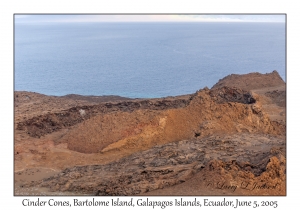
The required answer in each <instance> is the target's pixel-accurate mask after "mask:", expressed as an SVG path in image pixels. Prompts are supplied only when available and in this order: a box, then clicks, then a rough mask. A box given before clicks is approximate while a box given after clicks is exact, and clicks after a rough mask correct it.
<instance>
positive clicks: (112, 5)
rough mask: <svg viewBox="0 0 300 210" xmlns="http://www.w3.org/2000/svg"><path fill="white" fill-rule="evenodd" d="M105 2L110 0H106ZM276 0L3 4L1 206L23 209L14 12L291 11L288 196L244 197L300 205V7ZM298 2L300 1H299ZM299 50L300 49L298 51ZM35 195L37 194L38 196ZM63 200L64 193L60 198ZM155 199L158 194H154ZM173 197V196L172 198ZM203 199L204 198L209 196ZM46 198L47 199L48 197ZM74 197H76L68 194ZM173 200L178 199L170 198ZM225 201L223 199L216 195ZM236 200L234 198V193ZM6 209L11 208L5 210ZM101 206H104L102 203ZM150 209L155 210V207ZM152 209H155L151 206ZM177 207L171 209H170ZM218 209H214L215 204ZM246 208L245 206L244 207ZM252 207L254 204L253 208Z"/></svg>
mask: <svg viewBox="0 0 300 210" xmlns="http://www.w3.org/2000/svg"><path fill="white" fill-rule="evenodd" d="M103 2H104V1H103ZM292 2H293V1H289V2H288V3H286V2H284V1H270V0H265V1H261V0H251V1H240V0H227V1H224V0H218V1H196V0H195V1H189V0H185V1H174V0H173V1H158V0H152V1H141V0H132V1H131V0H127V1H122V0H118V1H116V0H110V1H105V4H104V3H102V2H100V1H99V0H86V1H76V0H74V1H62V0H52V1H40V0H27V1H21V0H20V1H12V0H10V1H8V0H2V1H1V3H0V10H1V13H0V14H1V16H0V25H1V39H0V42H1V44H0V46H1V48H0V49H1V56H0V58H1V59H0V60H1V62H0V63H1V71H0V84H1V89H0V90H1V103H0V104H1V105H0V106H1V111H2V116H3V115H4V117H2V118H1V121H0V130H1V131H2V132H1V134H2V135H1V147H0V148H1V150H0V154H1V166H2V168H1V172H2V173H1V185H0V186H1V189H0V192H1V197H0V200H1V203H0V206H1V208H2V207H4V208H3V209H13V207H17V208H22V203H21V201H22V200H23V199H24V197H14V196H13V14H14V13H281V14H282V13H286V14H287V49H288V51H287V69H288V70H287V88H288V89H287V105H288V106H287V118H288V121H287V126H288V127H287V131H288V133H287V145H288V146H287V165H288V167H287V174H288V178H287V182H288V188H287V196H286V197H243V198H244V199H246V198H247V199H249V200H254V199H259V200H264V199H269V200H270V199H273V200H274V199H275V200H278V201H279V207H278V208H277V209H285V208H286V207H295V208H294V209H297V207H298V205H299V204H298V196H297V194H298V190H299V182H298V180H297V178H296V177H297V175H298V174H297V173H300V171H299V169H298V161H297V160H298V156H296V154H298V153H299V152H298V150H297V148H298V147H297V146H298V145H299V143H298V142H299V138H298V135H297V134H298V133H297V129H298V126H299V125H298V121H297V117H298V116H297V114H298V106H297V105H298V94H297V93H298V86H297V84H298V83H299V82H298V79H299V73H298V72H299V69H298V67H299V60H300V59H299V52H298V53H296V49H300V46H299V37H300V36H299V17H300V16H299V11H297V9H296V8H299V7H298V5H297V4H296V3H294V4H293V3H292ZM294 2H296V1H294ZM298 51H299V50H298ZM32 198H34V197H32ZM56 198H57V199H58V197H56ZM152 198H153V197H152ZM166 198H168V197H166ZM203 198H204V197H201V198H200V199H203ZM43 199H46V197H43ZM67 199H73V198H71V197H70V198H67ZM168 199H174V197H172V198H168ZM212 199H215V200H217V199H220V197H212ZM229 199H234V197H229ZM5 207H6V208H5ZM48 208H49V207H48ZM298 208H299V207H298ZM98 209H99V207H98ZM149 209H150V208H149ZM151 209H152V208H151ZM167 209H171V208H167ZM209 209H212V208H209ZM241 209H242V208H241ZM247 209H250V208H247Z"/></svg>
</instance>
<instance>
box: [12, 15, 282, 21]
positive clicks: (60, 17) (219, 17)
mask: <svg viewBox="0 0 300 210" xmlns="http://www.w3.org/2000/svg"><path fill="white" fill-rule="evenodd" d="M14 17H15V23H59V22H62V23H63V22H282V23H284V22H285V15H284V14H278V15H268V14H259V15H254V14H253V15H241V14H236V15H232V14H231V15H226V14H223V15H212V14H208V15H198V14H163V15H152V14H150V15H143V14H133V15H132V14H131V15H126V14H125V15H113V14H96V15H88V14H74V15H70V14H50V15H49V14H33V15H30V14H15V16H14Z"/></svg>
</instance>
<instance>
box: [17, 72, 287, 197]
mask: <svg viewBox="0 0 300 210" xmlns="http://www.w3.org/2000/svg"><path fill="white" fill-rule="evenodd" d="M278 77H279V75H278V73H277V72H272V73H270V74H265V75H262V74H259V73H252V74H248V75H230V76H228V77H225V78H224V79H222V80H220V81H219V83H217V84H216V85H215V86H214V87H213V88H212V89H211V90H209V89H207V88H206V89H202V90H199V91H197V92H196V93H195V94H190V95H185V96H178V97H168V98H161V99H123V98H119V97H116V96H112V97H96V96H90V97H89V96H78V95H69V96H64V97H54V96H45V95H42V94H38V93H30V92H18V91H17V92H15V161H14V162H15V172H16V174H15V194H16V195H26V194H27V195H39V194H40V195H45V194H48V195H50V194H51V195H53V194H57V195H59V194H61V195H62V194H63V195H67V194H69V195H71V194H74V193H75V194H82V195H83V194H93V195H94V194H96V195H136V194H143V195H222V194H228V195H231V194H234V195H285V193H286V191H285V187H286V186H285V182H286V181H285V180H286V177H285V155H286V152H285V135H286V132H285V131H286V128H285V123H286V121H285V108H286V106H285V103H286V100H285V97H286V93H285V83H284V82H283V81H282V79H281V78H280V77H279V78H278ZM245 82H247V83H245ZM224 84H225V85H226V86H223V85H224ZM245 84H246V86H245ZM62 170H63V171H62ZM44 171H46V172H47V171H52V172H53V173H46V172H45V173H44ZM55 174H56V175H55ZM30 177H31V178H30ZM42 180H43V181H42ZM31 181H33V182H31ZM220 183H221V184H222V183H224V185H223V186H229V185H230V186H232V188H234V187H233V186H238V187H237V188H236V190H234V191H230V190H228V189H225V187H223V189H220V188H221V187H220ZM241 183H248V187H249V188H250V187H251V186H252V187H253V188H254V189H253V190H249V189H248V190H247V189H242V187H241ZM257 183H260V186H261V187H258V184H257ZM265 183H268V186H266V185H264V184H265ZM21 186H22V187H21ZM255 186H256V187H255ZM274 186H275V187H274ZM227 188H229V187H227ZM197 189H198V190H197ZM178 192H180V193H178Z"/></svg>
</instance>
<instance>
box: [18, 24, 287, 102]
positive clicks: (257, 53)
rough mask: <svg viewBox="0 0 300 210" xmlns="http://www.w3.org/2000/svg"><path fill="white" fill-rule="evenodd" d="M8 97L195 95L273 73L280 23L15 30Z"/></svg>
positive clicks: (278, 59)
mask: <svg viewBox="0 0 300 210" xmlns="http://www.w3.org/2000/svg"><path fill="white" fill-rule="evenodd" d="M14 47H15V50H14V52H15V71H14V74H15V90H26V91H34V92H39V93H43V94H48V95H57V96H60V95H65V94H70V93H75V94H81V95H120V96H125V97H132V98H147V97H164V96H174V95H181V94H188V93H194V92H195V91H196V90H199V89H201V88H204V87H205V86H207V87H209V88H210V87H212V86H213V85H214V84H215V83H216V82H218V80H219V79H221V78H223V77H224V76H227V75H229V74H244V73H249V72H261V73H267V72H272V71H273V70H277V71H278V72H279V74H280V75H281V77H282V78H283V79H284V80H285V72H286V69H285V68H286V67H285V53H286V52H285V24H284V23H60V24H43V25H42V24H35V25H33V24H15V45H14Z"/></svg>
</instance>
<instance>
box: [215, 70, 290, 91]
mask: <svg viewBox="0 0 300 210" xmlns="http://www.w3.org/2000/svg"><path fill="white" fill-rule="evenodd" d="M281 85H285V82H284V81H283V80H282V78H281V77H280V75H279V74H278V72H277V71H276V70H274V71H273V72H272V73H266V74H260V73H258V72H255V73H250V74H244V75H238V74H231V75H228V76H226V77H224V78H223V79H220V80H219V82H217V83H216V84H215V85H214V86H213V87H212V89H217V88H220V87H223V86H228V87H239V88H241V89H243V90H248V91H249V90H255V89H260V88H266V87H275V86H281Z"/></svg>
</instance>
